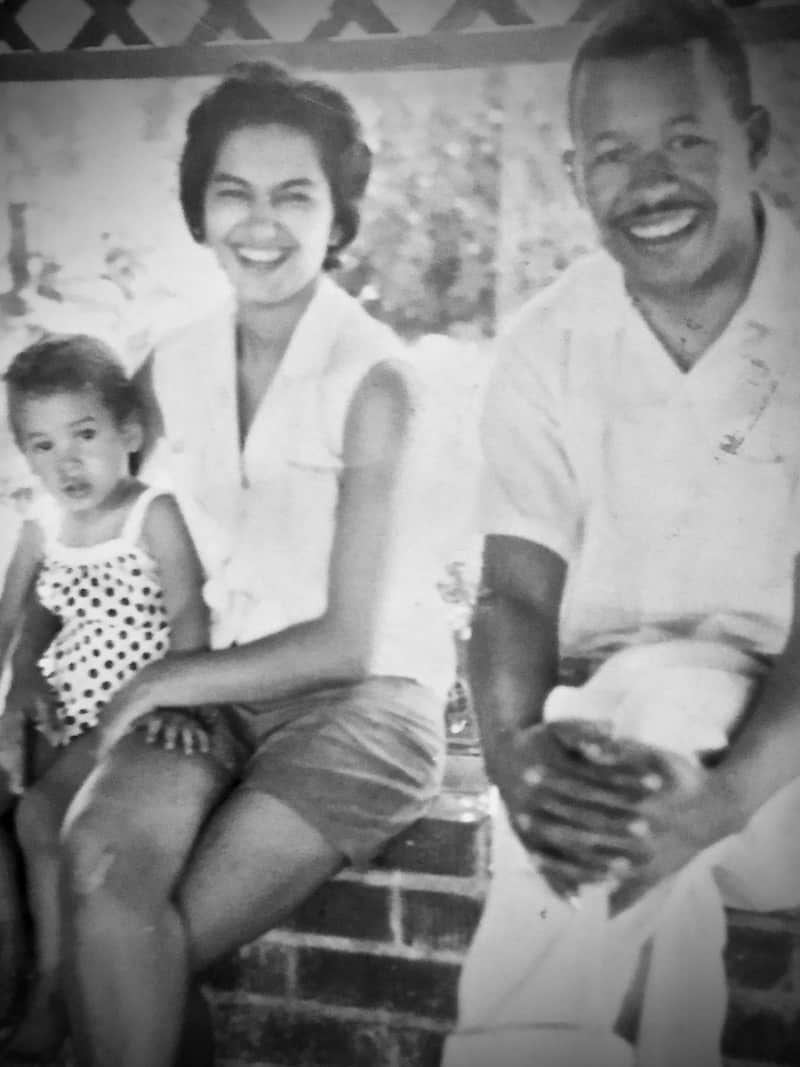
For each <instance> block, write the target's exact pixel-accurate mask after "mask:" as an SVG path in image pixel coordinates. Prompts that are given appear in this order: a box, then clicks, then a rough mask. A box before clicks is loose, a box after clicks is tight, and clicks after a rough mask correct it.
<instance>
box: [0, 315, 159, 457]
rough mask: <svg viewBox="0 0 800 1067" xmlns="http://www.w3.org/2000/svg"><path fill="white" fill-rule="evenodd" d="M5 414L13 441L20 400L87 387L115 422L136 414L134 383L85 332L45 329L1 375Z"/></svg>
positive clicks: (138, 411) (105, 347)
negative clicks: (63, 332)
mask: <svg viewBox="0 0 800 1067" xmlns="http://www.w3.org/2000/svg"><path fill="white" fill-rule="evenodd" d="M3 381H4V382H5V384H6V392H7V395H8V419H9V422H10V424H11V429H12V432H13V434H14V438H15V440H16V441H17V443H18V444H19V427H18V425H17V421H16V417H15V416H16V415H17V413H18V409H19V404H20V402H21V401H23V400H26V399H29V398H34V397H47V396H54V395H56V394H58V393H82V392H84V391H85V390H87V389H93V390H94V391H95V393H96V394H97V395H98V397H99V398H100V402H101V403H102V405H103V406H104V407H105V408H107V409H108V411H109V412H110V414H111V417H112V418H113V419H114V422H115V423H116V424H117V426H121V425H122V424H123V423H125V422H127V421H128V420H129V419H136V418H141V417H142V412H141V404H140V400H139V394H138V391H137V389H136V386H135V385H134V384H133V382H132V381H131V380H130V378H129V377H128V376H127V374H126V373H125V369H124V367H123V366H122V364H121V363H120V361H119V360H118V359H117V357H116V355H115V354H114V353H113V352H112V351H111V349H110V348H109V347H108V345H106V344H104V343H103V342H102V341H100V340H98V339H97V338H96V337H90V336H88V334H51V335H48V336H46V337H43V338H41V339H40V340H38V341H35V342H34V343H33V344H31V345H28V347H27V348H23V349H22V351H21V352H19V353H18V354H17V355H16V356H15V357H14V359H13V360H12V361H11V364H10V366H9V367H8V369H7V370H6V372H5V374H4V375H3Z"/></svg>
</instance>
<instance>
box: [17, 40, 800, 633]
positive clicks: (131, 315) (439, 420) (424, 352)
mask: <svg viewBox="0 0 800 1067" xmlns="http://www.w3.org/2000/svg"><path fill="white" fill-rule="evenodd" d="M753 69H754V80H755V85H756V91H757V96H758V98H759V100H760V101H762V102H763V103H765V104H766V105H767V106H768V107H769V108H770V109H771V111H772V114H773V119H774V145H773V151H772V153H771V155H770V157H769V159H768V161H767V164H766V166H765V168H764V172H763V183H764V186H765V188H766V189H767V190H768V192H769V193H770V195H772V196H773V197H774V199H775V200H776V201H777V202H778V203H779V204H780V205H781V206H783V207H784V208H786V209H787V210H788V211H789V213H790V214H791V216H792V218H793V220H794V222H795V224H798V225H800V45H798V44H796V43H789V42H787V43H778V44H773V45H770V46H769V47H767V46H763V47H760V48H756V49H754V50H753ZM330 80H331V81H332V82H333V83H334V84H337V85H339V86H340V87H341V88H342V89H343V90H344V91H345V92H346V93H348V94H349V95H350V97H351V98H352V100H353V102H354V104H355V106H356V108H357V110H358V112H359V114H360V115H361V116H362V119H363V122H364V126H365V130H366V134H367V139H368V141H369V143H370V145H371V146H372V148H373V150H374V153H375V165H374V170H373V177H372V180H371V184H370V188H369V190H368V193H367V198H366V203H365V205H364V213H363V224H362V228H361V232H360V234H359V237H358V238H357V241H356V242H355V244H354V245H353V246H352V247H351V249H350V250H349V251H348V253H347V255H346V258H345V261H344V263H343V266H342V268H341V269H340V271H339V272H338V277H339V280H340V281H341V283H342V284H343V285H344V286H345V287H346V288H347V289H348V290H349V291H350V292H352V293H353V294H354V295H356V296H357V297H358V298H359V299H360V300H361V301H362V302H363V304H364V305H365V306H366V307H367V308H368V309H369V310H370V311H371V312H372V313H373V314H375V315H376V316H377V317H379V318H381V319H384V320H386V321H388V322H389V323H391V324H392V325H393V326H394V327H395V328H396V329H397V331H398V332H399V333H400V334H401V336H402V337H404V338H405V339H407V340H408V341H409V342H410V343H411V353H412V356H413V358H414V359H415V361H416V363H417V365H418V366H419V368H420V370H421V372H422V373H423V375H426V376H427V381H428V384H429V386H430V387H431V388H430V390H429V392H430V396H431V397H432V401H431V411H432V412H433V415H432V418H431V423H432V425H433V427H434V432H433V433H432V434H431V484H430V485H429V486H428V487H427V491H426V492H425V494H424V497H423V498H422V499H423V504H422V505H421V506H422V507H424V509H425V512H426V518H427V520H428V529H429V530H430V531H434V535H435V531H437V530H438V531H439V534H438V539H439V542H440V544H439V547H440V550H441V552H442V560H443V578H442V585H441V588H442V593H443V596H444V597H445V600H446V601H447V602H448V603H450V604H451V605H452V606H453V627H454V633H455V634H456V637H457V641H458V644H459V651H460V653H461V652H463V637H464V632H465V631H464V613H463V608H464V605H465V603H466V602H467V600H468V599H469V595H470V593H469V590H470V589H471V588H473V587H474V577H471V573H472V572H471V571H470V567H471V566H473V564H474V556H473V555H471V552H472V548H471V547H470V545H471V542H470V535H469V530H470V529H471V523H472V519H473V508H474V474H475V470H476V468H477V459H478V448H477V435H476V429H475V428H476V424H477V418H478V412H479V409H480V397H481V391H482V388H483V385H484V383H485V380H486V374H487V371H488V369H489V365H490V356H489V346H488V344H487V343H486V342H487V340H488V338H489V337H491V335H492V334H493V332H494V331H495V329H496V327H497V325H498V322H499V320H501V319H502V318H503V317H504V316H505V314H506V313H508V312H510V311H512V310H514V309H515V308H516V307H518V306H519V305H520V303H521V302H522V301H523V300H525V299H526V298H527V297H528V296H530V295H531V294H532V293H534V292H535V291H537V290H538V289H540V288H541V287H543V286H544V285H546V284H547V283H548V282H550V281H552V280H553V279H554V278H555V277H556V276H557V275H558V274H559V273H560V272H561V271H563V270H564V268H565V267H566V266H567V265H568V264H569V263H570V262H572V260H574V259H575V258H576V257H577V256H579V255H581V254H582V253H584V252H585V251H587V250H589V249H591V248H593V247H594V244H595V240H594V235H593V232H592V229H591V226H590V224H589V221H588V219H587V218H586V216H585V215H584V214H583V212H582V211H581V210H580V208H579V206H578V205H577V203H576V202H575V199H574V197H573V194H572V190H571V188H570V186H569V183H568V181H567V179H566V176H565V173H564V171H563V168H562V164H561V153H562V151H563V149H564V148H565V147H566V146H567V143H568V136H567V131H566V128H565V123H564V100H565V90H566V81H567V66H566V64H565V63H553V64H539V65H512V66H506V67H502V68H500V67H498V68H489V69H481V70H447V71H420V72H408V73H406V72H396V71H387V72H374V73H364V74H350V75H338V74H337V75H335V76H331V78H330ZM213 81H214V79H209V78H181V79H142V80H131V81H119V82H102V83H97V82H79V81H76V82H53V83H31V84H15V83H5V84H0V189H2V190H3V197H4V201H5V202H4V203H3V202H2V201H0V369H2V367H3V366H4V365H5V363H6V362H7V360H8V359H9V358H10V357H11V355H12V354H13V353H14V352H15V351H17V350H18V349H19V348H20V347H21V346H22V345H23V344H24V343H25V342H26V341H27V340H29V339H31V338H32V337H34V336H36V335H37V334H38V333H40V332H41V331H42V330H81V331H86V332H94V333H97V334H99V335H101V336H103V337H105V338H106V339H107V340H109V341H110V342H111V343H112V344H114V345H116V346H117V348H118V349H119V350H120V351H121V352H122V353H123V355H124V357H125V359H126V360H127V362H128V364H129V366H131V367H134V366H135V365H137V364H138V362H139V361H140V360H141V359H142V358H143V356H144V354H145V353H146V352H147V351H148V350H149V348H150V346H151V345H152V343H153V341H154V340H155V339H156V338H157V337H158V335H159V333H161V332H162V331H164V330H165V329H168V328H170V327H172V326H173V325H174V324H175V323H177V322H179V321H181V320H182V319H185V318H188V317H191V316H192V315H193V314H194V313H196V312H197V311H198V310H199V309H201V308H202V309H207V308H208V306H209V304H210V303H212V302H213V301H215V300H216V299H218V298H219V297H220V295H221V294H222V293H223V291H224V279H223V278H222V276H221V275H220V273H219V272H218V270H217V268H216V266H215V264H214V263H213V261H212V259H211V257H210V255H209V254H208V253H207V252H205V251H204V250H203V249H202V248H199V247H197V246H196V245H195V244H194V243H193V242H192V241H191V239H190V238H189V235H188V233H187V232H186V229H185V226H184V223H183V219H182V216H181V213H180V208H179V204H178V197H177V159H178V155H179V152H180V148H181V144H182V141H183V130H184V125H185V121H186V116H187V114H188V112H189V110H190V109H191V107H192V106H193V105H194V103H195V102H196V100H197V99H198V97H199V96H200V94H201V93H202V92H203V91H204V90H206V89H207V88H208V87H209V86H210V85H211V84H212V83H213ZM26 478H27V475H26V472H25V471H24V469H23V467H22V465H21V462H20V460H19V458H18V457H17V455H16V451H15V449H14V447H13V444H12V442H11V440H10V437H9V435H8V433H7V429H6V427H5V420H4V419H2V418H0V512H1V513H0V520H4V521H3V522H2V525H3V529H4V530H6V531H10V530H11V529H12V526H13V524H12V523H10V522H9V521H7V517H8V515H9V513H10V512H9V509H11V508H13V506H14V497H13V494H14V493H15V492H16V491H17V490H18V489H19V487H20V485H23V484H24V483H25V480H26ZM7 541H8V532H6V534H5V535H0V542H7ZM3 554H4V545H3V544H2V543H0V565H1V564H2V557H3Z"/></svg>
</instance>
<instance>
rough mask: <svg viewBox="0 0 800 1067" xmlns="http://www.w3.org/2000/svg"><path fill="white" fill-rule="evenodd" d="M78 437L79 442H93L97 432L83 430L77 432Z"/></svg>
mask: <svg viewBox="0 0 800 1067" xmlns="http://www.w3.org/2000/svg"><path fill="white" fill-rule="evenodd" d="M78 437H80V439H81V441H93V440H94V439H95V437H97V430H90V429H89V428H88V427H87V429H85V430H79V431H78Z"/></svg>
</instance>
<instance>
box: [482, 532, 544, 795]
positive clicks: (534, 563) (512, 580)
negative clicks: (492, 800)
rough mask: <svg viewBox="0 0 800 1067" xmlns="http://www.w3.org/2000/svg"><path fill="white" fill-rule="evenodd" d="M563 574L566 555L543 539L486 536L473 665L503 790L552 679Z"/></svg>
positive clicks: (488, 757)
mask: <svg viewBox="0 0 800 1067" xmlns="http://www.w3.org/2000/svg"><path fill="white" fill-rule="evenodd" d="M564 573H565V566H564V563H563V561H562V560H561V559H560V558H559V557H557V556H556V555H554V554H553V553H552V552H550V551H549V550H547V549H545V548H543V547H542V546H540V545H535V544H530V543H526V542H522V541H519V540H517V539H515V538H505V537H492V538H488V539H487V543H486V549H485V552H484V567H483V578H482V583H481V589H482V591H481V594H480V596H479V599H478V604H477V606H476V609H475V615H474V619H473V626H472V638H471V641H470V651H469V672H470V684H471V688H472V692H473V696H474V700H475V707H476V715H477V718H478V723H479V727H480V731H481V737H482V742H483V750H484V758H485V761H486V768H487V772H488V774H489V777H490V778H491V779H492V780H493V781H495V782H497V783H498V785H500V787H501V790H503V787H504V784H505V782H506V781H507V780H508V778H509V776H510V775H513V774H514V773H515V772H514V764H515V762H516V761H515V754H516V753H517V752H518V749H519V745H520V742H521V741H522V740H523V738H524V735H525V732H526V731H527V730H528V729H529V728H530V727H533V726H535V725H536V724H537V723H539V722H540V721H541V714H542V706H543V704H544V700H545V697H546V696H547V694H548V692H549V691H550V689H551V688H552V687H553V685H554V684H555V680H556V675H557V670H558V612H559V606H560V602H561V592H562V588H563V581H564Z"/></svg>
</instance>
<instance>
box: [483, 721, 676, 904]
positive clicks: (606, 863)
mask: <svg viewBox="0 0 800 1067" xmlns="http://www.w3.org/2000/svg"><path fill="white" fill-rule="evenodd" d="M608 740H609V739H608V735H607V734H606V733H605V732H604V731H603V730H602V729H600V728H598V727H597V726H596V725H594V724H591V723H588V722H585V721H579V720H576V721H568V722H559V723H544V724H538V725H536V726H534V727H531V728H529V729H527V730H525V731H523V732H520V734H519V736H518V739H517V741H516V743H515V744H514V746H513V748H512V758H511V759H510V760H508V762H507V764H506V766H505V767H504V769H503V772H502V774H501V775H499V776H498V782H497V784H498V787H499V789H500V792H501V795H502V796H503V799H504V801H505V803H506V806H507V808H508V811H509V815H510V818H511V822H512V825H513V827H514V829H515V831H516V833H517V835H518V836H519V838H520V840H521V841H522V843H523V845H524V846H525V847H526V848H527V849H528V851H530V852H531V853H533V854H534V855H535V856H536V858H537V859H538V866H539V870H540V871H541V873H542V876H543V877H544V878H545V879H546V881H547V882H548V883H549V885H550V886H551V888H552V889H553V890H554V891H555V892H556V893H557V894H558V895H559V896H562V897H568V896H572V895H574V894H576V893H577V892H579V890H580V887H581V886H582V885H585V884H588V883H593V882H601V881H605V880H607V879H611V878H613V879H616V880H617V881H619V880H620V879H621V878H622V877H623V876H625V875H627V874H629V873H630V872H631V871H632V870H637V871H638V870H642V869H643V868H644V866H645V865H646V864H647V863H648V862H649V861H650V859H651V852H650V847H649V842H648V836H647V835H648V823H647V820H646V815H645V809H644V807H643V805H644V803H645V802H646V801H647V800H648V799H649V798H651V797H653V796H654V795H656V793H657V790H659V789H660V788H661V786H662V784H663V783H662V778H661V776H660V774H659V773H658V770H657V764H656V761H655V760H654V758H653V753H652V750H650V749H649V748H647V747H646V746H644V745H636V744H629V743H628V742H626V743H625V745H624V746H619V745H616V743H615V751H614V759H613V760H611V759H603V758H602V753H603V751H607V744H606V742H608Z"/></svg>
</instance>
